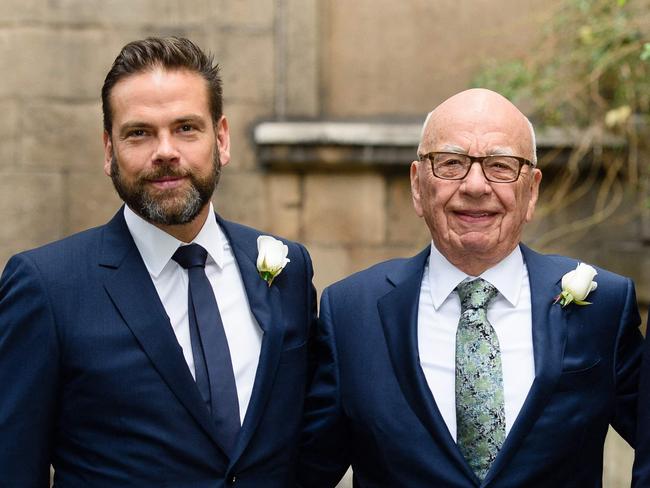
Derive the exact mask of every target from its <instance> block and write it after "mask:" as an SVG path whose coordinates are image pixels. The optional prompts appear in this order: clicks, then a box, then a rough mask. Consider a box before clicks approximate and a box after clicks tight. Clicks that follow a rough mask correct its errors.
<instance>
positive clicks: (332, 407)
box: [298, 289, 350, 488]
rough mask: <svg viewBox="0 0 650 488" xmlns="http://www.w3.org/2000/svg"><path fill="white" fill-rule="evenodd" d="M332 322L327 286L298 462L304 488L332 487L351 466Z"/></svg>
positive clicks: (299, 481)
mask: <svg viewBox="0 0 650 488" xmlns="http://www.w3.org/2000/svg"><path fill="white" fill-rule="evenodd" d="M333 321H334V318H333V314H332V306H331V303H330V295H329V292H328V290H327V289H326V290H325V291H324V292H323V296H322V298H321V308H320V318H319V321H318V331H317V337H316V340H315V344H314V352H313V360H314V361H315V365H314V368H315V369H314V371H315V373H314V375H313V378H312V382H311V385H310V387H309V391H308V394H307V398H306V401H305V415H304V423H303V432H302V441H301V451H300V461H299V465H298V484H299V486H301V487H304V488H332V487H334V486H336V484H337V483H338V482H339V481H340V479H341V478H342V477H343V475H344V474H345V472H346V470H347V469H348V467H349V466H350V458H349V446H350V438H349V435H348V429H347V424H346V421H345V417H344V413H343V409H342V405H341V395H340V377H339V365H338V357H337V351H336V343H335V337H334V324H333Z"/></svg>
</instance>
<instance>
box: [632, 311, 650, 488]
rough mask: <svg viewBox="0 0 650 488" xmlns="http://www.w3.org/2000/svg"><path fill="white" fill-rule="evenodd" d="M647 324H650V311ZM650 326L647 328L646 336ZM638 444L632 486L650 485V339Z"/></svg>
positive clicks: (643, 375) (641, 392) (641, 389)
mask: <svg viewBox="0 0 650 488" xmlns="http://www.w3.org/2000/svg"><path fill="white" fill-rule="evenodd" d="M646 326H650V313H648V321H647V322H646ZM647 337H648V328H646V338H647ZM636 432H637V434H636V436H637V443H636V444H637V445H636V452H635V453H634V454H635V455H634V475H633V477H632V486H633V487H635V488H648V487H650V341H648V340H646V344H645V350H644V352H643V366H642V368H641V379H640V382H639V419H638V423H637V430H636Z"/></svg>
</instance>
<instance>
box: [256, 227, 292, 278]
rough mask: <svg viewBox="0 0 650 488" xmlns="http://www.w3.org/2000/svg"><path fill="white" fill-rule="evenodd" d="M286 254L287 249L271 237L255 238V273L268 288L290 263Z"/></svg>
mask: <svg viewBox="0 0 650 488" xmlns="http://www.w3.org/2000/svg"><path fill="white" fill-rule="evenodd" d="M287 254H289V248H288V247H287V246H286V245H285V244H283V243H282V241H279V240H277V239H276V238H274V237H271V236H259V237H258V238H257V271H258V272H259V274H260V277H261V278H262V279H263V280H264V281H266V282H267V283H268V284H269V286H271V283H273V280H274V279H275V277H276V276H277V275H279V274H280V273H281V272H282V270H283V269H284V267H285V266H286V265H287V263H288V262H289V261H290V260H289V259H287Z"/></svg>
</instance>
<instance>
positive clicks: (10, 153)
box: [0, 99, 20, 171]
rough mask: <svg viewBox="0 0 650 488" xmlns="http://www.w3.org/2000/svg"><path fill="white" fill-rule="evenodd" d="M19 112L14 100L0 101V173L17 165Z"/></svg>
mask: <svg viewBox="0 0 650 488" xmlns="http://www.w3.org/2000/svg"><path fill="white" fill-rule="evenodd" d="M19 110H20V109H19V104H18V102H17V101H16V100H10V99H5V100H1V101H0V113H1V114H2V116H1V117H0V171H6V170H9V171H11V170H12V169H14V168H15V167H16V164H17V161H16V158H17V155H18V154H17V150H16V148H17V146H18V127H19V125H18V121H19V115H18V113H19Z"/></svg>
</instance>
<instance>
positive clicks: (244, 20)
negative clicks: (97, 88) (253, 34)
mask: <svg viewBox="0 0 650 488" xmlns="http://www.w3.org/2000/svg"><path fill="white" fill-rule="evenodd" d="M277 3H278V2H277V1H276V0H237V1H236V2H233V1H232V0H216V1H212V2H210V5H211V12H210V14H211V18H212V19H214V21H215V22H216V23H217V24H218V25H220V26H226V27H228V28H233V29H242V28H256V29H271V28H272V27H273V22H274V20H275V18H274V17H275V13H276V8H277V7H276V4H277Z"/></svg>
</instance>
